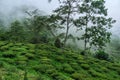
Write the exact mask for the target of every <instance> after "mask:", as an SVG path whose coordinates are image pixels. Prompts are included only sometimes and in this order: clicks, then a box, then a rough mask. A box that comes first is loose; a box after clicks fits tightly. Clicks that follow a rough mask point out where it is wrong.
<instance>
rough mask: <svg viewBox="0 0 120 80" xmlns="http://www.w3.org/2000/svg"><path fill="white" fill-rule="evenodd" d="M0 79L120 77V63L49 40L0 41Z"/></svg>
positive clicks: (114, 79) (104, 79)
mask: <svg viewBox="0 0 120 80" xmlns="http://www.w3.org/2000/svg"><path fill="white" fill-rule="evenodd" d="M0 80H120V65H118V64H115V63H111V62H107V61H104V60H98V59H95V58H91V57H84V56H82V55H80V54H78V53H77V52H74V51H72V50H67V49H66V50H65V51H64V53H62V50H61V49H58V48H56V47H54V46H52V45H48V44H39V45H36V46H35V45H34V44H27V43H26V44H23V43H16V44H13V43H8V42H0Z"/></svg>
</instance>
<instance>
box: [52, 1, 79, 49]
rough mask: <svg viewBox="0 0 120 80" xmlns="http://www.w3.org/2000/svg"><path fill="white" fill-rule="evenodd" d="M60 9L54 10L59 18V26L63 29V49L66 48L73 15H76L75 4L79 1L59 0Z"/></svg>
mask: <svg viewBox="0 0 120 80" xmlns="http://www.w3.org/2000/svg"><path fill="white" fill-rule="evenodd" d="M59 2H60V7H59V8H57V9H56V10H54V13H55V14H56V16H58V17H59V23H60V25H62V26H64V27H65V34H64V41H63V47H65V46H66V42H67V40H68V36H69V35H72V34H69V29H70V27H73V25H74V24H73V20H74V15H75V14H76V11H75V10H76V4H77V3H78V2H79V0H63V1H62V0H59Z"/></svg>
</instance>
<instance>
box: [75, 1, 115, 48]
mask: <svg viewBox="0 0 120 80" xmlns="http://www.w3.org/2000/svg"><path fill="white" fill-rule="evenodd" d="M80 3H81V4H80V5H78V13H79V15H80V16H79V18H78V19H76V20H75V21H74V24H75V25H76V26H77V27H78V31H81V29H82V30H84V33H83V35H82V37H80V39H82V40H84V47H85V48H84V49H85V50H86V49H87V47H88V48H91V47H92V46H95V47H97V49H100V48H101V49H102V48H103V47H104V46H105V45H106V43H107V42H110V36H111V33H110V32H109V31H108V29H110V28H111V27H112V24H113V23H115V22H116V21H115V20H113V19H112V18H107V17H106V16H107V9H106V8H105V5H104V4H105V1H104V0H97V1H95V0H83V1H81V2H80ZM81 14H82V15H81ZM88 45H89V46H88Z"/></svg>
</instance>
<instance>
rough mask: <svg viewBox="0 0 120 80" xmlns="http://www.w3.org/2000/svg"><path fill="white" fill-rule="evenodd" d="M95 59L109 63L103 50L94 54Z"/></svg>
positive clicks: (107, 56)
mask: <svg viewBox="0 0 120 80" xmlns="http://www.w3.org/2000/svg"><path fill="white" fill-rule="evenodd" d="M95 58H98V59H101V60H107V61H109V55H108V54H107V53H105V52H104V51H103V50H99V51H98V52H96V54H95Z"/></svg>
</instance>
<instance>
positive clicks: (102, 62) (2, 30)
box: [0, 0, 120, 80]
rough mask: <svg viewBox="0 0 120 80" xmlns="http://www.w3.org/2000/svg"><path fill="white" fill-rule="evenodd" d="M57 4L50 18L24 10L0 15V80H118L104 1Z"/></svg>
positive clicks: (118, 62)
mask: <svg viewBox="0 0 120 80" xmlns="http://www.w3.org/2000/svg"><path fill="white" fill-rule="evenodd" d="M51 2H54V0H48V4H50V3H51ZM58 2H59V6H58V7H57V8H56V9H55V10H53V12H52V13H51V14H45V13H44V12H42V11H41V10H39V9H38V8H31V7H27V8H26V7H25V6H23V7H21V9H22V10H23V11H22V12H23V14H24V16H23V17H22V18H15V19H12V18H10V20H6V21H4V19H3V18H2V17H0V80H120V54H119V53H120V51H119V49H120V38H119V36H117V35H116V36H114V35H112V32H111V31H110V29H111V28H113V27H114V24H115V23H116V22H117V20H115V19H114V18H112V17H110V16H108V9H107V8H106V6H105V2H106V1H105V0H58ZM0 14H1V13H0ZM13 15H15V14H13Z"/></svg>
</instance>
